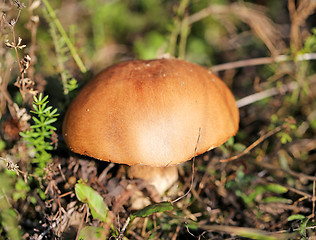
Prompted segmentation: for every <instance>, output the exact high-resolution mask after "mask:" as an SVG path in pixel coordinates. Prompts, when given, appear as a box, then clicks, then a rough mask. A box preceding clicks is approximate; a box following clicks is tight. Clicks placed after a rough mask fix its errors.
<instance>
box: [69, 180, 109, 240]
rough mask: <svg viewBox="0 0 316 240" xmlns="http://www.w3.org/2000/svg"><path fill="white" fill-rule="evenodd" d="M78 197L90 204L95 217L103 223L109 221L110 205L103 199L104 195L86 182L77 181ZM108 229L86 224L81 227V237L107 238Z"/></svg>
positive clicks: (76, 190) (83, 239) (82, 238)
mask: <svg viewBox="0 0 316 240" xmlns="http://www.w3.org/2000/svg"><path fill="white" fill-rule="evenodd" d="M75 192H76V196H77V199H78V200H79V201H80V202H82V203H85V204H87V205H88V207H89V210H90V212H91V214H92V217H93V218H94V219H97V220H100V221H101V222H102V223H106V222H108V220H109V218H108V207H107V206H106V204H105V203H104V201H103V198H102V196H101V195H100V194H99V193H98V192H97V191H95V190H94V189H93V188H91V187H90V186H88V185H86V184H85V183H80V182H79V183H77V184H76V186H75ZM106 236H107V231H106V230H105V229H104V228H102V227H94V226H86V227H84V228H83V229H81V231H80V233H79V238H78V239H81V240H85V239H105V238H106Z"/></svg>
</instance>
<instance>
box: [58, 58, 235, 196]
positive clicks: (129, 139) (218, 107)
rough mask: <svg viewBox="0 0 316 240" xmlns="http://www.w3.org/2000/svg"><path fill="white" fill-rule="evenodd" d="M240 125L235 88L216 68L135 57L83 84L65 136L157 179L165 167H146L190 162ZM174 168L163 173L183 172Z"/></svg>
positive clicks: (134, 173)
mask: <svg viewBox="0 0 316 240" xmlns="http://www.w3.org/2000/svg"><path fill="white" fill-rule="evenodd" d="M238 124H239V112H238V108H237V106H236V103H235V99H234V97H233V95H232V93H231V91H230V90H229V89H228V87H227V86H226V85H225V83H224V82H223V81H222V80H220V79H219V78H218V77H216V76H215V75H214V74H213V73H212V72H211V71H209V70H207V69H206V68H204V67H201V66H199V65H196V64H193V63H189V62H186V61H182V60H178V59H155V60H147V61H144V60H133V61H127V62H121V63H119V64H116V65H114V66H112V67H109V68H107V69H105V70H104V71H102V72H101V73H99V74H98V75H96V76H95V77H94V78H93V79H92V80H91V81H89V82H88V83H87V84H86V85H85V86H84V87H83V89H82V90H81V92H80V93H79V94H78V96H77V97H76V98H75V99H74V101H73V102H72V103H71V105H70V106H69V109H68V111H67V113H66V116H65V119H64V123H63V136H64V140H65V142H66V144H67V145H68V146H69V148H70V149H71V150H72V151H74V152H76V153H79V154H82V155H87V156H90V157H93V158H96V159H100V160H105V161H110V162H115V163H121V164H127V165H136V167H135V168H134V169H133V168H132V169H131V170H130V176H131V177H142V176H145V175H146V176H147V180H148V181H149V183H152V182H151V181H152V180H151V179H152V178H151V177H150V175H151V174H152V173H154V172H156V173H157V172H158V173H159V174H162V175H165V173H164V172H163V171H161V170H163V169H160V170H158V171H152V170H150V169H148V168H144V167H143V166H151V167H169V166H174V165H176V164H179V163H182V162H185V161H187V160H190V159H191V158H192V157H194V155H195V154H196V155H199V154H202V153H204V152H206V151H208V150H210V149H213V148H215V147H217V146H219V145H221V144H223V143H224V142H225V141H227V140H228V139H229V138H230V137H231V136H233V135H235V134H236V132H237V130H238ZM197 139H199V142H198V143H197ZM195 149H196V151H195ZM137 165H139V166H142V167H137ZM144 169H145V170H144ZM140 171H145V174H144V172H140ZM167 172H168V174H170V175H169V176H163V178H166V179H169V180H170V179H177V170H170V169H169V168H168V170H167ZM172 181H174V180H172ZM172 181H171V182H172ZM169 182H170V181H169ZM162 184H163V183H162V181H161V180H159V182H158V184H156V187H157V188H158V189H159V188H160V187H161V186H160V185H162ZM159 191H160V192H162V191H164V189H162V190H161V189H159Z"/></svg>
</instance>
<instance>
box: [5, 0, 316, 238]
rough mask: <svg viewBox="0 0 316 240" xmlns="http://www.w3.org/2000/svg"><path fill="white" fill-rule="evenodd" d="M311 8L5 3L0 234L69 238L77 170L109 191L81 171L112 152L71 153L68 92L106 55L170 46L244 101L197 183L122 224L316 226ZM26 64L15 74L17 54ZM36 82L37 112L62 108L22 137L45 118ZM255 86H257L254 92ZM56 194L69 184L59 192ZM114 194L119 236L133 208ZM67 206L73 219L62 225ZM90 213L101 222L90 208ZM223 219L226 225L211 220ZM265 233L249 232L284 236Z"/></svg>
mask: <svg viewBox="0 0 316 240" xmlns="http://www.w3.org/2000/svg"><path fill="white" fill-rule="evenodd" d="M47 2H48V4H50V5H51V6H50V7H51V8H49V7H48V5H47ZM315 8H316V4H315V1H312V0H298V1H294V0H288V1H286V0H282V1H275V0H265V1H262V0H255V1H245V0H244V1H233V0H230V1H229V0H221V1H218V0H191V1H189V0H181V1H175V0H68V1H62V0H55V1H43V2H42V1H39V0H23V1H21V2H19V1H17V0H15V1H13V0H12V1H11V0H4V1H2V2H0V9H1V11H2V13H1V21H0V42H1V45H0V85H1V86H0V87H1V88H0V90H1V91H0V118H1V119H0V125H1V136H0V157H1V158H0V182H1V188H0V238H1V237H4V238H5V237H7V238H9V239H19V238H24V239H59V238H65V239H67V236H68V239H73V238H71V237H69V232H71V229H72V228H73V227H74V225H75V224H71V223H69V222H70V220H69V219H70V217H69V216H70V215H69V211H70V210H71V214H73V215H75V214H74V212H75V213H78V214H79V216H80V217H81V218H80V219H83V218H84V215H82V212H84V211H85V210H82V209H83V208H80V206H81V205H79V203H78V201H77V200H76V198H75V196H74V194H73V192H74V182H76V180H79V179H81V178H82V179H84V180H87V181H88V183H89V184H90V185H91V186H93V187H94V189H96V190H97V192H99V194H101V195H102V197H103V198H104V199H107V198H108V197H107V194H109V192H106V191H105V190H104V189H102V188H101V187H100V186H99V185H98V184H96V182H95V181H94V180H93V179H95V178H96V176H95V175H93V174H92V173H91V172H90V173H91V174H90V175H89V174H87V173H85V172H84V170H87V169H89V168H93V169H94V171H95V172H98V173H100V172H101V170H100V169H105V168H106V167H107V165H106V164H107V163H100V162H98V161H92V160H84V159H80V158H79V157H78V156H73V155H71V154H70V153H69V150H67V148H66V147H65V145H64V143H63V141H62V137H61V125H62V119H63V116H64V114H65V111H66V109H67V107H68V105H69V103H70V102H71V99H73V97H74V96H75V95H76V94H77V93H78V91H79V90H80V88H81V87H82V86H83V85H84V84H85V83H86V81H88V80H89V79H90V78H91V77H92V76H93V75H95V74H96V73H98V72H99V71H101V70H102V69H103V68H105V67H108V66H110V65H112V64H114V63H117V62H120V61H124V60H130V59H134V58H139V59H153V58H161V57H168V56H171V57H178V58H182V59H185V60H188V61H191V62H194V63H197V64H201V65H203V66H205V67H208V68H210V69H213V71H215V72H216V74H218V75H219V76H220V77H221V78H222V79H223V80H224V81H225V82H226V83H227V85H228V86H229V87H230V88H231V89H232V91H233V93H234V95H235V96H236V99H238V100H239V101H238V103H239V104H241V102H242V101H243V103H244V102H245V101H246V104H245V105H244V106H242V107H240V117H241V122H240V131H239V133H238V134H237V136H236V137H235V138H234V139H231V140H229V141H228V142H227V143H226V144H225V145H224V146H222V147H221V148H219V149H216V150H214V151H212V152H210V153H206V154H204V155H203V156H201V157H199V158H197V159H196V162H197V163H196V166H197V167H196V173H195V183H194V185H193V188H192V191H191V193H190V194H188V195H187V196H186V197H185V198H184V199H183V200H182V201H180V202H179V203H178V204H177V208H175V209H174V210H173V211H172V213H169V214H166V215H162V216H163V218H162V220H160V219H159V218H157V217H156V215H154V214H153V216H151V217H146V218H145V219H142V220H138V221H134V222H133V225H132V226H131V227H130V228H129V231H127V232H125V233H124V232H123V233H122V234H123V235H124V234H125V237H126V238H129V239H141V238H145V239H146V238H152V239H184V238H186V239H189V238H194V237H193V235H194V236H195V237H197V238H198V237H201V238H202V237H205V238H206V239H209V238H215V239H221V238H228V237H233V236H235V235H236V234H237V235H240V236H244V237H245V236H246V235H243V234H242V231H241V230H242V229H239V228H237V227H247V228H251V229H260V230H263V231H266V232H272V233H273V234H280V233H282V234H283V233H284V234H285V233H290V232H291V231H294V232H295V233H297V235H295V236H294V237H293V238H308V237H309V236H312V235H313V233H312V231H311V230H310V229H314V227H315V224H314V221H315V216H314V212H315V201H316V200H315V199H316V198H315V181H316V179H315V173H316V164H315V161H316V152H315V148H316V138H315V132H316V108H315V105H316V104H315V102H316V101H315V96H316V95H315V93H316V87H315V86H316V85H315V83H316V80H315V79H316V75H315V69H316V68H315V58H316V56H315V51H316V30H315V29H314V27H315V26H316V25H315V21H316V17H315ZM54 15H55V17H54ZM12 20H16V21H15V23H14V22H12ZM58 22H59V24H60V25H58ZM60 27H61V28H62V29H63V30H64V33H63V32H62V31H61V30H60ZM18 37H20V38H21V43H20V48H19V47H18V46H17V45H16V43H17V42H18ZM67 39H68V40H67ZM12 43H13V44H12ZM23 45H25V46H23ZM15 50H17V51H18V56H19V59H18V60H17V56H16V51H15ZM26 55H28V56H29V57H30V59H31V61H30V64H29V65H27V64H28V63H27V59H26V60H25V61H24V62H23V61H22V59H25V58H24V56H26ZM76 55H77V59H76ZM78 57H79V60H80V61H82V63H83V65H84V68H82V67H81V68H80V67H79V65H80V64H78V61H79V60H78ZM20 60H21V61H22V62H21V65H22V66H19V64H18V63H19V62H20ZM242 60H244V61H242ZM80 61H79V62H80ZM26 66H27V69H26V70H25V73H23V71H21V67H26ZM85 69H87V72H85ZM23 84H24V85H25V86H26V87H25V86H24V85H23ZM23 86H24V87H25V88H24V87H23ZM37 93H43V94H44V95H46V96H49V98H48V100H49V103H45V106H44V108H43V109H44V111H47V112H49V111H50V109H55V108H56V109H57V112H58V114H60V115H59V116H58V117H57V119H58V120H56V122H55V123H54V122H50V121H49V120H47V121H49V122H48V123H47V124H46V125H47V126H48V127H47V128H45V129H44V130H43V131H44V132H43V133H44V134H45V136H49V138H50V140H47V139H42V140H41V141H42V142H35V138H34V139H31V140H30V139H29V140H27V139H25V138H23V133H24V132H27V131H28V130H30V128H32V129H35V130H36V129H37V128H39V126H36V124H35V123H36V121H35V122H34V115H32V114H33V113H34V112H33V113H32V112H31V110H32V109H33V108H32V104H33V102H34V99H33V95H36V94H37ZM256 94H260V96H261V97H259V98H258V99H256V97H258V96H259V95H256ZM247 97H248V98H247ZM45 100H46V99H45ZM240 106H241V105H240ZM45 109H46V110H45ZM47 109H48V110H47ZM33 110H34V109H33ZM56 116H57V115H56ZM32 117H33V119H32ZM52 129H53V130H54V131H53V130H52ZM275 129H277V130H278V131H275V132H273V131H274V130H275ZM51 130H52V131H51ZM271 131H272V132H271ZM20 133H22V134H20ZM270 133H271V134H270ZM269 134H270V135H271V136H270V135H269ZM21 136H22V137H21ZM257 139H259V140H260V139H261V140H260V141H259V142H258V144H260V145H258V146H257V145H256V146H257V147H256V148H252V149H251V151H250V153H249V154H244V155H241V156H240V157H239V158H237V160H235V161H231V162H220V161H219V160H220V159H224V158H228V157H231V156H233V155H236V154H240V153H242V151H244V150H245V149H246V147H248V146H251V144H253V143H254V142H255V141H256V140H257ZM27 142H32V144H33V147H29V144H27ZM48 143H49V144H51V143H52V144H51V146H49V147H48V148H47V151H48V152H49V153H48V155H46V156H45V157H46V158H49V160H45V165H46V168H45V169H43V170H44V171H41V173H38V171H36V169H37V167H38V165H37V164H38V163H36V161H35V159H40V157H41V156H37V157H36V154H37V153H38V152H40V150H38V149H39V147H40V146H42V145H45V146H47V144H48ZM57 143H58V146H57ZM42 157H43V156H42ZM87 162H89V164H90V165H88V164H86V163H87ZM70 166H71V167H70ZM74 166H75V167H74ZM78 169H81V172H80V171H79V170H78ZM88 172H89V171H88ZM115 173H116V172H115V171H114V172H113V173H112V176H115ZM191 173H192V172H191V163H190V162H188V163H186V164H184V165H183V166H182V167H181V170H180V175H181V178H180V179H179V182H178V185H179V186H180V187H181V189H182V193H184V192H185V191H186V190H187V189H188V188H189V185H190V176H191ZM118 175H119V173H118ZM117 179H118V178H117ZM74 180H75V181H74ZM73 181H74V182H73ZM117 181H119V180H117ZM103 184H105V186H107V185H106V184H108V182H106V183H103ZM68 192H71V193H72V194H69V195H67V194H68ZM64 194H66V195H65V196H67V197H65V198H63V197H61V196H64ZM105 202H106V203H107V204H108V207H109V209H110V210H111V209H112V210H113V208H114V207H113V205H111V203H109V202H107V201H106V200H105ZM122 204H123V205H124V208H121V209H120V211H118V212H116V214H117V215H116V216H119V217H117V218H116V219H115V217H113V219H115V221H114V220H113V219H112V220H113V224H112V226H111V227H109V229H110V230H109V231H108V232H106V234H112V236H113V237H115V238H117V239H120V237H119V236H120V235H119V233H120V231H119V229H120V227H122V225H123V224H124V222H125V221H126V219H128V218H127V217H128V215H129V203H128V202H127V201H126V202H123V203H122ZM65 209H66V210H67V211H68V215H67V216H68V218H67V217H65V214H64V212H65V211H66V210H65ZM80 214H81V215H80ZM73 215H72V216H73ZM109 216H110V215H109ZM176 216H177V217H176ZM65 219H67V221H64V222H66V223H67V224H66V223H65V224H64V225H63V224H61V222H62V220H65ZM71 219H72V218H71ZM185 219H190V220H192V221H194V222H189V223H188V222H186V220H185ZM72 220H73V219H72ZM79 222H80V221H79ZM105 222H107V221H105ZM117 222H118V223H117ZM92 223H93V224H94V225H98V224H99V225H98V226H103V227H104V225H102V224H101V223H97V222H96V221H94V222H93V220H92V219H91V218H90V222H89V221H88V220H87V224H88V225H89V224H90V225H92ZM214 224H215V225H214ZM218 225H227V226H226V227H222V228H214V226H218ZM228 225H229V226H231V228H229V227H228ZM288 229H292V230H291V231H289V230H288ZM99 230H100V229H99ZM77 231H78V228H75V231H73V232H75V235H76V234H77ZM109 232H110V233H109ZM266 232H265V233H264V234H263V233H262V232H257V233H256V234H257V235H256V234H255V235H253V236H252V238H257V239H258V238H259V239H260V238H261V239H270V238H268V237H271V239H278V237H277V236H274V235H273V236H271V235H265V234H266ZM67 234H68V235H67ZM94 234H95V233H94ZM103 234H105V233H103ZM260 234H261V235H260ZM70 235H71V234H70ZM77 236H78V235H77ZM247 236H248V237H249V235H247ZM258 236H259V237H258ZM121 237H122V236H121ZM137 237H138V238H137ZM250 237H251V236H250ZM274 237H275V238H274Z"/></svg>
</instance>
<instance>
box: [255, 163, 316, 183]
mask: <svg viewBox="0 0 316 240" xmlns="http://www.w3.org/2000/svg"><path fill="white" fill-rule="evenodd" d="M254 164H257V165H259V166H261V167H263V168H266V169H268V170H277V171H282V172H285V173H287V174H289V175H291V176H293V177H296V178H300V179H304V180H308V181H316V177H314V176H309V175H306V174H304V173H297V172H295V171H293V170H290V169H283V168H279V167H276V166H274V165H272V164H268V163H263V162H260V163H259V162H256V161H255V162H254Z"/></svg>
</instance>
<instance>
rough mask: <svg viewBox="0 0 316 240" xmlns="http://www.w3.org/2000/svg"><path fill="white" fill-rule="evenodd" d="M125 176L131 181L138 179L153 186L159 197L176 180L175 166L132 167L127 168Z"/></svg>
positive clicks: (176, 170) (176, 171)
mask: <svg viewBox="0 0 316 240" xmlns="http://www.w3.org/2000/svg"><path fill="white" fill-rule="evenodd" d="M127 174H128V177H129V178H131V179H135V178H140V179H143V180H145V181H146V182H147V183H148V184H150V185H153V186H154V187H155V188H156V190H157V192H158V193H159V194H160V195H163V193H164V192H165V191H166V190H168V189H169V188H170V187H171V186H172V185H173V184H174V183H175V182H176V181H177V180H178V168H177V166H176V165H174V166H169V167H150V166H145V165H134V166H130V167H129V168H128V170H127Z"/></svg>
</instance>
